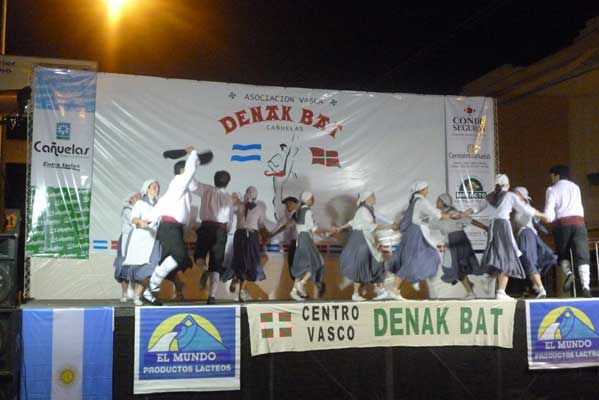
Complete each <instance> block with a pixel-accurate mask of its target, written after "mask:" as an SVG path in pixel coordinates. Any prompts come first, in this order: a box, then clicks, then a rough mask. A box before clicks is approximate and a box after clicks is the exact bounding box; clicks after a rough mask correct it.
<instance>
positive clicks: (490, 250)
mask: <svg viewBox="0 0 599 400" xmlns="http://www.w3.org/2000/svg"><path fill="white" fill-rule="evenodd" d="M509 189H510V180H509V178H508V177H507V175H504V174H499V175H497V176H496V178H495V190H494V191H493V192H491V193H489V194H488V195H487V198H486V200H487V201H486V203H484V205H483V207H482V208H481V210H479V212H480V211H482V210H484V209H486V208H489V212H488V214H489V217H490V218H491V224H490V226H489V235H488V237H487V247H486V249H485V254H484V255H483V259H482V262H481V265H482V268H483V270H485V271H486V272H488V273H489V274H495V275H496V276H497V291H496V298H497V299H511V297H510V296H508V295H507V294H506V293H505V288H506V287H507V284H508V281H509V278H519V279H524V278H526V272H525V270H524V267H523V266H522V263H521V262H520V256H521V255H522V253H521V252H520V249H518V245H517V244H516V239H515V238H514V233H513V232H512V226H511V224H510V213H511V212H512V210H516V212H518V213H520V214H521V215H522V216H526V217H529V218H532V217H538V218H541V219H546V218H545V215H544V214H543V213H541V212H540V211H537V210H535V209H534V208H532V207H531V206H530V205H528V204H526V203H525V202H523V201H522V200H520V198H519V197H518V196H517V195H516V194H514V193H512V192H510V191H509Z"/></svg>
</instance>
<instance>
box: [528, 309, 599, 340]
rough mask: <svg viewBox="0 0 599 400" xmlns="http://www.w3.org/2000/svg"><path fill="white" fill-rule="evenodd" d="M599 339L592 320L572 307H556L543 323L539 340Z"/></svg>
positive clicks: (538, 333) (540, 327)
mask: <svg viewBox="0 0 599 400" xmlns="http://www.w3.org/2000/svg"><path fill="white" fill-rule="evenodd" d="M598 337H599V334H597V331H596V330H595V326H594V325H593V322H592V321H591V319H590V318H589V317H588V315H586V314H585V313H584V312H583V311H582V310H580V309H578V308H576V307H572V306H562V307H556V308H554V309H553V310H551V311H549V312H548V313H547V315H545V317H544V318H543V321H541V324H540V325H539V330H538V332H537V339H538V340H581V339H582V340H584V339H596V338H598Z"/></svg>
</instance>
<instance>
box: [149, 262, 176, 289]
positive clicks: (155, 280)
mask: <svg viewBox="0 0 599 400" xmlns="http://www.w3.org/2000/svg"><path fill="white" fill-rule="evenodd" d="M177 265H178V264H177V261H175V259H174V258H173V257H171V256H168V257H167V258H166V259H165V260H164V261H163V262H162V264H160V265H159V266H157V267H156V269H154V272H152V276H151V277H150V290H151V291H152V292H155V291H157V290H158V289H160V284H161V283H162V281H163V280H164V278H166V277H167V275H168V274H169V273H170V272H171V271H172V270H174V269H175V268H177Z"/></svg>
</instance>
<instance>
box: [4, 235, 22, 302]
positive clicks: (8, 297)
mask: <svg viewBox="0 0 599 400" xmlns="http://www.w3.org/2000/svg"><path fill="white" fill-rule="evenodd" d="M17 239H18V236H17V235H16V234H14V233H8V234H7V233H1V234H0V308H7V307H9V308H14V307H16V305H17V248H18V243H17Z"/></svg>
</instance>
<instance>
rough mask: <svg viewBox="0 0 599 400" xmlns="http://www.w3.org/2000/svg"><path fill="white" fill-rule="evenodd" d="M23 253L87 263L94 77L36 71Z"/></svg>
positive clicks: (62, 71)
mask: <svg viewBox="0 0 599 400" xmlns="http://www.w3.org/2000/svg"><path fill="white" fill-rule="evenodd" d="M33 104H34V109H33V134H32V141H31V192H30V193H29V199H28V200H29V204H28V212H27V238H26V247H27V253H28V255H30V256H34V257H36V256H37V257H65V258H83V259H85V258H87V257H88V252H89V218H90V211H89V210H90V201H91V185H92V157H93V143H94V113H95V109H96V74H95V72H89V71H74V70H64V69H52V68H41V67H38V68H36V69H35V77H34V90H33Z"/></svg>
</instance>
